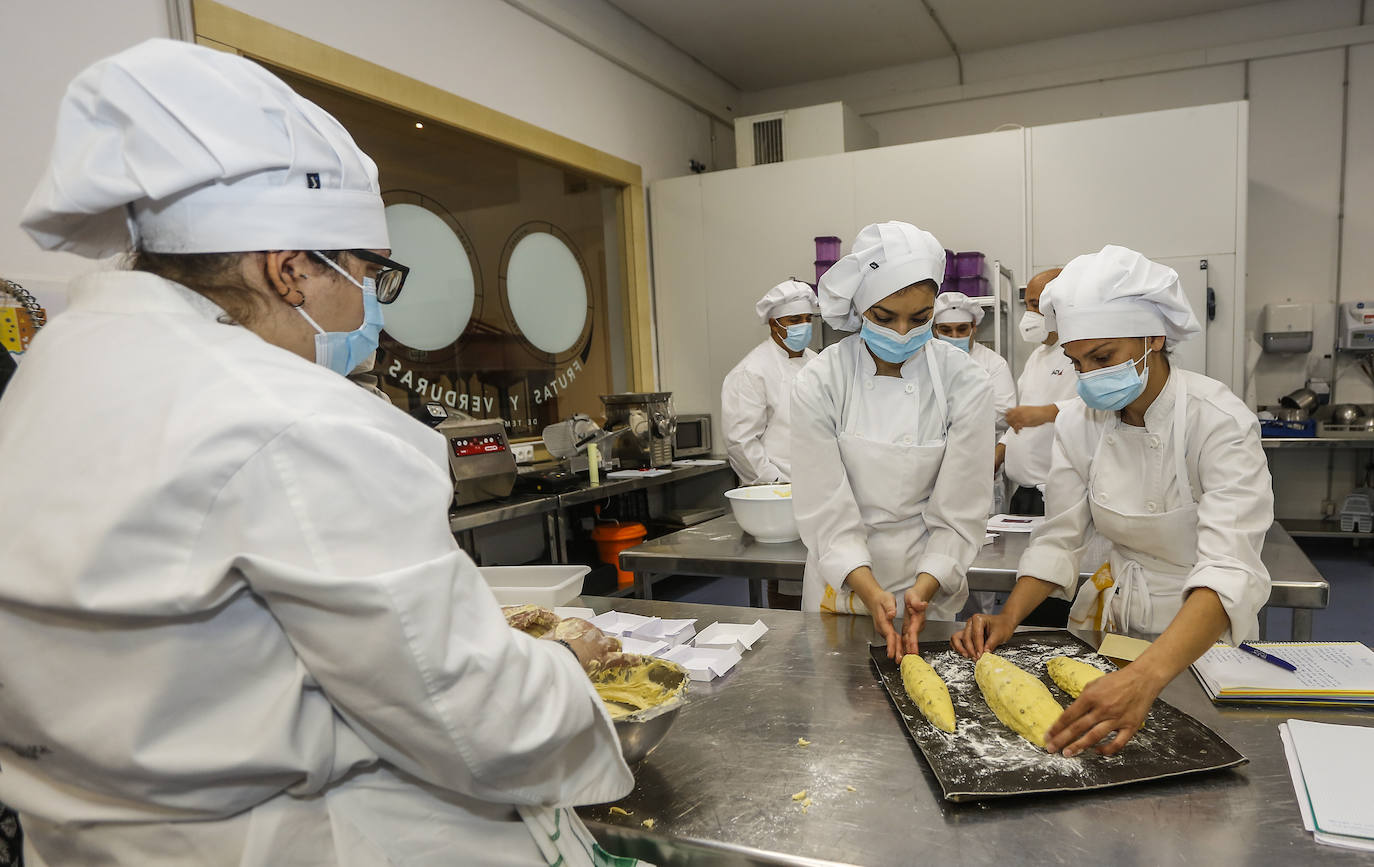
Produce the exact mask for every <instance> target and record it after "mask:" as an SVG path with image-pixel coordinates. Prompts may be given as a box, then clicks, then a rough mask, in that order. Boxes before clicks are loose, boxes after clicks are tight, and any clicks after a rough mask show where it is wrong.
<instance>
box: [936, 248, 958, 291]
mask: <svg viewBox="0 0 1374 867" xmlns="http://www.w3.org/2000/svg"><path fill="white" fill-rule="evenodd" d="M958 276H959V275H958V274H956V273H955V272H954V251H953V250H949V249H946V250H945V280H950V279H952V278H954V277H958ZM940 291H941V292H944V291H945V289H944V286H943V284H941V287H940Z"/></svg>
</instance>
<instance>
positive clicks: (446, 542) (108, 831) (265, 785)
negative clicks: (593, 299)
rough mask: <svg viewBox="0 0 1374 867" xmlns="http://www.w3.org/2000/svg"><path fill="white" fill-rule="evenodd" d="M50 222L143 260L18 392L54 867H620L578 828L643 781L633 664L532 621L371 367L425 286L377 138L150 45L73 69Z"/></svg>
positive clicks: (23, 580) (7, 772) (12, 711)
mask: <svg viewBox="0 0 1374 867" xmlns="http://www.w3.org/2000/svg"><path fill="white" fill-rule="evenodd" d="M23 221H24V222H23V225H24V227H25V229H27V231H28V232H29V234H30V235H32V236H33V237H34V239H35V240H37V241H38V242H39V244H40V245H41V246H43V247H45V248H48V249H60V250H67V251H71V252H75V253H79V254H82V255H85V256H89V257H92V258H101V257H104V256H108V255H111V254H113V253H118V252H120V251H122V250H127V249H129V248H130V247H131V246H132V247H133V248H134V250H135V253H134V255H133V257H132V266H131V270H126V271H102V272H96V273H94V274H91V275H88V276H85V277H82V278H79V279H78V280H76V281H75V282H74V283H73V284H72V286H71V287H70V299H71V300H70V306H69V307H68V309H67V310H66V311H65V312H63V314H62V315H61V316H60V317H57V318H56V319H54V321H53V322H52V323H51V324H50V325H48V326H47V327H46V328H45V329H44V330H43V332H42V333H41V334H40V335H39V336H38V338H37V339H36V340H35V341H34V344H33V347H32V349H31V350H30V351H29V353H28V354H27V355H26V359H25V363H24V365H23V367H22V369H20V371H19V372H18V374H17V375H16V376H15V378H14V380H13V381H12V382H11V384H10V386H9V388H8V389H7V391H6V393H5V397H4V400H3V401H0V486H3V488H4V489H5V491H6V494H7V496H6V497H4V498H3V499H0V525H3V526H4V527H5V528H6V532H5V533H4V534H0V563H4V564H5V568H4V569H3V570H0V682H2V683H3V685H4V686H3V688H2V689H0V719H3V720H4V735H3V739H4V741H5V743H6V746H7V748H8V749H7V751H6V752H5V754H4V756H3V766H4V767H3V772H0V801H3V802H4V803H6V804H9V805H11V806H13V807H14V808H15V809H16V810H17V811H18V812H19V814H20V817H21V820H22V823H23V826H24V832H25V835H26V837H27V844H26V856H27V859H28V862H29V864H30V865H31V867H40V865H57V864H130V865H133V864H137V865H144V867H161V865H214V867H220V865H223V867H230V865H234V867H242V865H276V864H290V865H319V867H325V865H330V867H333V865H345V867H373V865H377V867H380V865H391V864H407V865H449V864H454V863H459V862H461V863H464V864H500V865H512V864H528V865H534V864H539V865H543V864H550V863H554V862H555V861H558V860H561V862H562V863H564V864H581V865H591V864H593V863H602V861H603V860H604V853H600V852H599V851H598V850H597V849H596V847H595V846H594V843H593V841H592V840H591V837H590V835H589V833H588V832H587V830H586V828H585V827H584V826H583V825H582V824H581V822H580V821H578V819H577V817H576V814H574V813H573V812H572V811H571V809H570V808H571V807H572V806H573V805H577V804H585V803H595V802H603V801H608V800H614V799H616V798H619V797H621V796H623V795H625V794H626V793H628V792H629V791H630V789H631V788H632V786H633V777H632V776H631V774H630V771H629V768H628V767H627V766H626V765H625V762H624V760H623V759H622V758H621V753H620V746H619V742H618V740H617V738H616V734H615V730H614V727H613V725H612V723H611V721H610V719H609V717H608V716H607V714H606V712H605V709H604V708H603V706H602V703H601V702H600V701H599V699H598V697H597V694H596V692H595V690H594V689H593V688H592V687H591V685H590V683H589V681H588V678H587V676H586V674H585V671H584V667H586V666H594V665H598V664H600V663H601V662H603V661H605V660H606V659H607V658H608V655H609V654H610V653H611V652H612V651H613V650H614V649H615V645H614V643H613V642H612V641H611V640H610V639H607V638H606V637H605V636H602V635H601V634H600V633H599V632H597V631H596V630H595V629H592V628H590V627H589V628H588V629H587V630H578V631H576V634H573V633H572V632H570V633H569V634H570V635H572V637H569V638H568V639H567V646H560V645H559V644H558V643H556V642H555V641H542V640H535V639H532V638H530V637H529V636H526V635H524V634H521V633H518V632H516V631H515V630H513V629H511V628H509V627H508V626H507V625H506V622H505V619H504V618H503V617H502V614H501V611H500V608H499V607H498V606H497V604H496V602H495V600H494V599H493V597H492V595H491V592H490V590H489V589H488V588H487V586H486V584H485V582H484V581H483V580H482V578H481V576H480V574H479V573H478V571H477V568H476V566H475V565H474V564H473V563H472V561H471V560H470V559H469V558H468V557H467V555H466V554H464V553H463V552H462V551H461V550H460V549H459V548H458V547H457V545H456V544H455V543H454V540H453V536H452V534H451V532H450V531H449V527H448V507H449V505H450V503H451V501H452V497H453V487H452V483H451V481H450V478H449V471H448V463H447V459H446V457H445V451H446V444H445V442H444V440H443V438H442V437H440V436H439V435H437V434H436V433H434V432H433V431H431V430H430V429H428V428H427V427H426V426H424V425H423V424H421V423H419V422H417V421H415V420H413V419H411V418H410V417H409V416H407V415H406V414H405V413H403V412H400V411H399V410H397V409H395V408H394V407H391V406H389V405H388V404H386V403H385V402H383V401H379V400H376V399H375V398H374V397H372V396H371V395H369V394H365V393H364V392H363V391H362V390H360V389H358V388H356V387H355V386H353V385H352V384H350V383H349V382H348V380H347V379H345V378H344V377H345V375H347V374H348V373H350V372H351V371H353V370H354V369H356V368H357V367H358V366H359V364H360V363H361V362H363V361H364V360H365V359H366V358H367V357H368V356H369V354H370V353H371V352H372V351H373V350H374V349H375V348H376V346H377V335H378V332H379V330H380V329H381V327H382V322H383V316H382V307H381V305H384V304H386V303H389V302H390V301H392V300H394V299H395V297H396V295H397V294H398V293H399V292H400V291H401V289H402V286H403V284H404V282H405V276H406V270H405V267H404V266H402V265H399V264H398V263H395V262H392V261H391V260H390V259H389V258H388V256H389V254H390V250H389V249H388V248H389V246H390V244H389V241H388V237H387V227H386V220H385V217H384V210H383V204H382V198H381V195H380V193H379V187H378V183H377V170H376V165H375V164H374V163H373V162H372V160H371V159H370V158H368V156H367V155H366V154H364V153H363V152H362V151H360V150H359V149H358V148H357V146H356V145H355V144H354V142H353V140H352V138H351V137H350V136H349V134H348V133H347V131H346V130H344V128H343V127H342V126H340V125H339V123H338V122H337V121H336V120H335V119H334V118H333V117H331V116H330V115H328V114H327V113H326V112H324V111H323V110H321V109H320V108H319V107H318V106H316V105H314V104H313V103H311V102H309V101H308V100H305V99H303V98H302V97H300V96H299V95H297V94H296V93H294V92H293V91H292V90H291V89H290V88H289V87H287V86H286V85H285V84H284V83H283V82H282V81H280V80H279V79H277V78H276V77H275V76H273V75H271V74H270V73H269V72H267V71H266V70H265V69H263V68H262V67H260V66H258V65H257V64H255V63H253V62H251V61H249V60H247V59H246V58H242V57H239V56H237V55H233V54H227V53H223V52H219V51H214V50H211V49H208V48H203V47H199V46H196V45H192V44H189V43H184V42H174V41H171V40H165V39H156V40H150V41H148V42H145V43H142V44H140V45H137V46H135V47H133V48H131V49H129V50H127V51H125V52H122V53H120V54H118V55H115V56H113V57H110V58H107V59H105V60H102V61H100V62H98V63H96V64H95V65H94V66H92V67H90V68H89V69H87V70H85V71H84V72H82V73H81V74H80V75H78V76H77V78H76V79H75V80H74V81H73V82H72V84H71V86H70V87H69V88H68V90H67V93H66V95H65V97H64V98H63V101H62V103H61V105H60V106H59V111H58V130H57V136H56V142H55V145H54V149H53V153H52V156H51V159H50V162H49V166H48V168H47V171H46V172H45V174H44V176H43V177H42V179H41V180H40V182H39V185H38V188H37V190H36V191H35V192H34V194H33V196H32V198H31V199H30V201H29V204H28V206H27V207H26V208H25V211H24V217H23ZM111 364H117V365H118V366H119V369H120V370H121V371H122V372H123V373H125V374H126V375H125V376H124V377H122V379H121V385H122V387H121V388H119V389H111V388H109V387H108V382H107V379H108V371H109V369H110V365H111ZM74 394H78V395H81V400H80V401H74V400H72V399H71V395H74ZM93 425H94V428H93V427H92V426H93ZM93 431H94V433H95V435H94V436H93V435H92V434H93ZM573 625H576V624H573ZM570 651H571V652H570Z"/></svg>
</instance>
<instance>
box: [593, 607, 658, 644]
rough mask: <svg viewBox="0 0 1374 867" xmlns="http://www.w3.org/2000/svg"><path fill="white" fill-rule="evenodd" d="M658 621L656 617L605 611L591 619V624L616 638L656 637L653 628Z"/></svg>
mask: <svg viewBox="0 0 1374 867" xmlns="http://www.w3.org/2000/svg"><path fill="white" fill-rule="evenodd" d="M659 622H660V621H659V618H657V617H645V616H644V615H642V614H627V613H625V612H624V611H607V612H606V613H605V614H598V615H596V616H595V617H593V618H592V619H591V624H592V625H593V626H595V627H596V628H597V629H600V630H601V631H602V632H604V633H606V634H607V635H614V636H616V637H617V638H644V639H652V638H657V637H658V636H657V634H655V632H654V630H655V628H656V625H657V624H658V623H659Z"/></svg>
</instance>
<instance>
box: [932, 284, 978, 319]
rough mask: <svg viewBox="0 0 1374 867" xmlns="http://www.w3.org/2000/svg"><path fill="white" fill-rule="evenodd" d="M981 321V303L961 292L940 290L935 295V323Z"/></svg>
mask: <svg viewBox="0 0 1374 867" xmlns="http://www.w3.org/2000/svg"><path fill="white" fill-rule="evenodd" d="M982 321H983V305H981V304H979V303H978V302H977V301H974V300H973V299H972V298H970V297H968V296H967V295H965V294H964V293H962V292H941V293H940V294H939V295H936V296H935V324H936V325H939V324H940V323H942V322H972V323H973V324H974V326H977V325H978V324H979V323H981V322H982Z"/></svg>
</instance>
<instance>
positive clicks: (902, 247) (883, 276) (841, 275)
mask: <svg viewBox="0 0 1374 867" xmlns="http://www.w3.org/2000/svg"><path fill="white" fill-rule="evenodd" d="M944 276H945V247H944V245H943V244H941V243H940V242H939V241H937V240H935V236H934V235H932V234H930V233H929V232H925V231H922V230H920V229H918V228H916V227H915V226H913V225H911V224H910V223H901V222H897V221H892V222H888V223H873V224H871V225H868V226H864V227H863V230H862V231H860V232H859V236H858V237H857V238H855V239H854V246H853V247H851V248H850V252H849V255H847V256H845V257H844V258H842V259H840V261H838V262H836V263H835V264H834V265H831V266H830V270H829V271H826V272H825V274H824V275H823V276H822V277H821V282H820V301H821V315H823V316H824V317H825V321H826V322H828V323H830V327H831V328H835V329H837V330H839V331H858V330H859V326H860V325H862V324H863V323H862V322H861V321H860V319H861V318H862V316H863V312H864V311H865V310H867V309H868V308H870V307H872V306H873V305H874V304H876V303H878V302H879V301H881V300H883V299H884V298H886V297H887V296H889V295H891V294H892V293H893V292H896V291H897V290H898V289H901V288H904V287H906V286H910V285H911V284H913V283H920V282H921V281H923V280H933V281H935V283H937V284H938V283H939V282H940V281H941V280H942V279H943V278H944Z"/></svg>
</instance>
